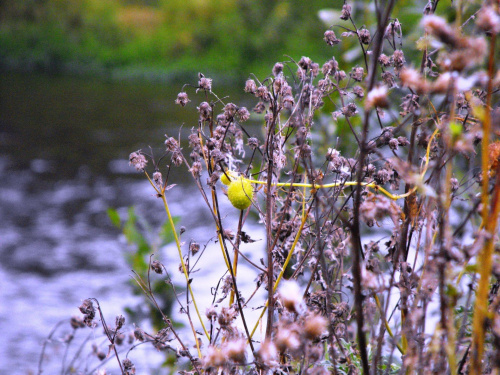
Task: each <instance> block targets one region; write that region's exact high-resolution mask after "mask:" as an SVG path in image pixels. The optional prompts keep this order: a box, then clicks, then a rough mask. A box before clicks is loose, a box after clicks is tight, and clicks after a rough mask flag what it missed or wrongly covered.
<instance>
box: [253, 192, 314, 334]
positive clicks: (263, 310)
mask: <svg viewBox="0 0 500 375" xmlns="http://www.w3.org/2000/svg"><path fill="white" fill-rule="evenodd" d="M294 186H296V185H295V184H294ZM304 187H307V186H304ZM304 200H305V194H304ZM303 203H304V201H303ZM311 207H312V206H310V207H309V209H308V210H307V213H306V212H305V210H302V221H301V223H300V227H299V230H298V231H297V234H296V236H295V239H294V241H293V244H292V247H291V248H290V251H289V253H288V256H287V257H286V260H285V263H284V264H283V267H282V269H281V272H280V274H279V275H278V277H277V279H276V282H275V283H274V286H273V293H275V292H276V290H277V289H278V285H279V283H280V281H281V279H282V277H283V275H284V273H285V270H286V267H287V266H288V263H290V259H292V255H293V253H294V251H295V247H296V246H297V242H298V241H299V238H300V235H301V234H302V229H304V225H305V223H306V219H307V215H308V214H309V211H310V210H311ZM271 266H272V265H268V267H271ZM267 306H268V303H267V302H266V305H265V306H264V308H263V309H262V312H261V313H260V316H259V319H257V323H255V326H254V327H253V330H252V332H251V333H250V338H252V337H253V335H254V333H255V331H256V330H257V327H258V326H259V322H260V321H261V319H262V317H263V316H264V314H265V312H266V310H267Z"/></svg>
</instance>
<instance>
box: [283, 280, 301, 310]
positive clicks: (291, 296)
mask: <svg viewBox="0 0 500 375" xmlns="http://www.w3.org/2000/svg"><path fill="white" fill-rule="evenodd" d="M279 296H280V299H281V303H282V304H283V306H284V307H285V308H286V309H287V310H289V311H291V312H294V313H300V312H301V311H302V309H303V307H302V292H301V291H300V287H299V284H297V283H296V282H295V281H286V282H283V283H282V285H281V288H280V290H279Z"/></svg>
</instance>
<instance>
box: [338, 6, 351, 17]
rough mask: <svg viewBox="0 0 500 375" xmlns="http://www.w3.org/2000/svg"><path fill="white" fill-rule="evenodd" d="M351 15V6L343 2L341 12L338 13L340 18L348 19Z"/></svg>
mask: <svg viewBox="0 0 500 375" xmlns="http://www.w3.org/2000/svg"><path fill="white" fill-rule="evenodd" d="M350 17H351V6H350V5H348V4H344V5H343V6H342V13H341V14H340V19H341V20H344V21H346V20H348V19H349V18H350Z"/></svg>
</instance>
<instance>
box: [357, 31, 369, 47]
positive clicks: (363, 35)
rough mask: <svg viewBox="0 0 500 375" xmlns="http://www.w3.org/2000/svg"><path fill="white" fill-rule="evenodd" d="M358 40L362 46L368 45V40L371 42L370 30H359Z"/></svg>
mask: <svg viewBox="0 0 500 375" xmlns="http://www.w3.org/2000/svg"><path fill="white" fill-rule="evenodd" d="M358 38H359V41H360V42H361V43H363V44H367V45H368V44H370V40H371V35H370V30H368V29H361V30H358Z"/></svg>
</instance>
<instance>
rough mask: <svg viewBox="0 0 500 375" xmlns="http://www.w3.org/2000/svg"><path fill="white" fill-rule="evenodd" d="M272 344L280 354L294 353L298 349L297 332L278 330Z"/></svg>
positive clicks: (282, 328)
mask: <svg viewBox="0 0 500 375" xmlns="http://www.w3.org/2000/svg"><path fill="white" fill-rule="evenodd" d="M274 342H275V344H276V347H277V349H278V350H279V351H280V352H282V353H283V352H285V351H287V350H291V351H295V350H297V349H298V348H299V347H300V338H299V335H298V334H297V332H296V331H294V330H292V329H289V328H286V327H279V328H278V332H276V337H275V340H274Z"/></svg>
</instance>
